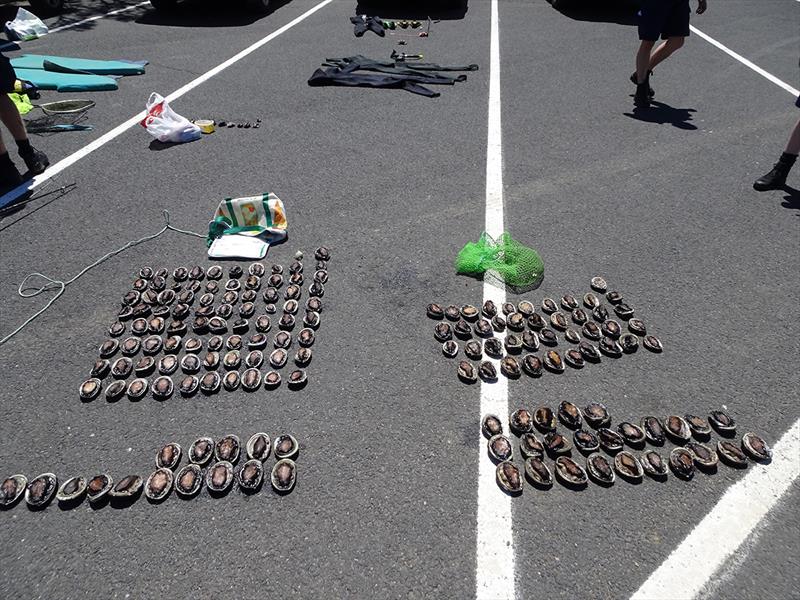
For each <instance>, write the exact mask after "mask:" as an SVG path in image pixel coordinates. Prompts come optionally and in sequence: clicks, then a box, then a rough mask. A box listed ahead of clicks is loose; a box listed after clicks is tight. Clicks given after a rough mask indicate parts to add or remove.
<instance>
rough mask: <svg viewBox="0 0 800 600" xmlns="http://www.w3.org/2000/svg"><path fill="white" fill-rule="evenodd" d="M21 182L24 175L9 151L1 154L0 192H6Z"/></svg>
mask: <svg viewBox="0 0 800 600" xmlns="http://www.w3.org/2000/svg"><path fill="white" fill-rule="evenodd" d="M21 183H22V176H21V175H20V174H19V170H18V169H17V167H16V166H15V165H14V163H13V162H12V161H11V158H10V157H9V156H8V152H4V153H3V154H0V192H2V193H5V192H6V191H8V190H10V189H13V188H15V187H17V186H18V185H20V184H21Z"/></svg>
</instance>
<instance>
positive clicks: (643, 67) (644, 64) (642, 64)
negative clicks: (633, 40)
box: [636, 40, 656, 83]
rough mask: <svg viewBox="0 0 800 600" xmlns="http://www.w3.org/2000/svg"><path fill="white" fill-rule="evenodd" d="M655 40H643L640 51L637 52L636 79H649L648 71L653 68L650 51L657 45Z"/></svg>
mask: <svg viewBox="0 0 800 600" xmlns="http://www.w3.org/2000/svg"><path fill="white" fill-rule="evenodd" d="M655 44H656V43H655V41H650V40H642V43H641V44H640V45H639V51H638V52H637V53H636V81H638V82H639V83H644V80H645V79H647V71H649V70H650V69H652V67H651V66H650V52H651V51H652V50H653V46H655Z"/></svg>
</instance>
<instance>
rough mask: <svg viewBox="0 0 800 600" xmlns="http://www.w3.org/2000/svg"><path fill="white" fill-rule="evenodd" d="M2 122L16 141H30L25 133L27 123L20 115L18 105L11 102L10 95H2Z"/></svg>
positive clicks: (0, 107)
mask: <svg viewBox="0 0 800 600" xmlns="http://www.w3.org/2000/svg"><path fill="white" fill-rule="evenodd" d="M0 120H2V121H3V124H4V125H5V126H6V127H8V130H9V131H10V132H11V135H12V136H13V137H14V139H15V140H17V141H22V140H27V139H28V132H27V131H25V123H23V122H22V116H21V115H20V114H19V110H17V107H16V105H15V104H14V103H13V102H12V101H11V98H9V97H8V94H0ZM0 153H2V151H0Z"/></svg>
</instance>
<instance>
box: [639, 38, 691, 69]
mask: <svg viewBox="0 0 800 600" xmlns="http://www.w3.org/2000/svg"><path fill="white" fill-rule="evenodd" d="M685 39H686V38H683V37H670V38H667V40H666V41H665V42H663V43H662V44H660V45H659V46H658V48H656V50H655V52H653V53H652V54H651V55H650V57H649V62H648V68H649V70H651V71H652V70H653V69H655V68H656V65H659V64H661V63H662V62H664V60H666V59H667V58H668V57H669V56H670V55H671V54H672V53H673V52H675V51H676V50H678V49H679V48H681V47H682V46H683V42H684V41H685Z"/></svg>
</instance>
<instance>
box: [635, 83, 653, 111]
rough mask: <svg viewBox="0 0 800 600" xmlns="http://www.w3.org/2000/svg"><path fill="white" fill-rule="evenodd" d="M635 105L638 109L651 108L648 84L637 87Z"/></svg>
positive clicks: (640, 84)
mask: <svg viewBox="0 0 800 600" xmlns="http://www.w3.org/2000/svg"><path fill="white" fill-rule="evenodd" d="M633 105H634V106H636V107H638V108H649V107H650V95H649V94H648V93H647V82H645V83H639V84H637V85H636V94H634V96H633Z"/></svg>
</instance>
